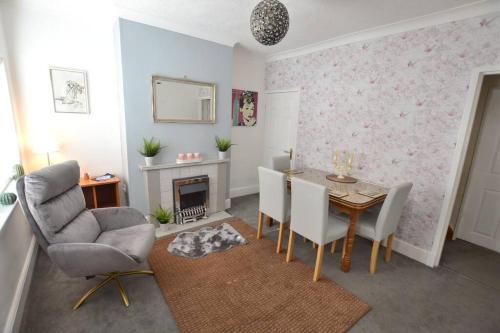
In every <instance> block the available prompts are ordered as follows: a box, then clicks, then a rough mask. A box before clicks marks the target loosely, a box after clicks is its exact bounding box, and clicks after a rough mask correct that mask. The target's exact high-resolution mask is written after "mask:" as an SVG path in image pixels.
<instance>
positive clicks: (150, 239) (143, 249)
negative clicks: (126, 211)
mask: <svg viewBox="0 0 500 333" xmlns="http://www.w3.org/2000/svg"><path fill="white" fill-rule="evenodd" d="M145 238H146V239H145ZM95 242H96V243H98V244H106V245H110V246H112V247H116V248H118V249H120V250H121V251H123V252H125V253H126V254H127V255H129V256H130V257H132V258H133V259H134V260H135V261H137V262H143V261H144V260H145V259H146V257H147V255H148V254H149V251H150V250H151V246H152V245H153V243H154V226H153V225H152V224H139V225H134V226H132V227H127V228H123V229H116V230H110V231H104V232H103V233H101V234H100V235H99V237H98V238H97V239H96V241H95Z"/></svg>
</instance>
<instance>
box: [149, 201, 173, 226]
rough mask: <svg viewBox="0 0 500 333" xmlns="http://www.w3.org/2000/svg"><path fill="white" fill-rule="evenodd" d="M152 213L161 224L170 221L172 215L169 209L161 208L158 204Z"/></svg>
mask: <svg viewBox="0 0 500 333" xmlns="http://www.w3.org/2000/svg"><path fill="white" fill-rule="evenodd" d="M153 215H154V217H156V219H157V220H158V222H160V223H161V224H167V223H170V222H171V220H172V217H173V214H172V212H171V211H170V209H163V208H162V207H161V205H159V206H158V208H157V209H156V210H155V213H154V214H153Z"/></svg>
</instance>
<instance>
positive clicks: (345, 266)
mask: <svg viewBox="0 0 500 333" xmlns="http://www.w3.org/2000/svg"><path fill="white" fill-rule="evenodd" d="M358 217H359V212H358V211H352V212H351V214H350V218H351V224H350V225H349V230H348V231H347V236H346V238H345V243H346V244H345V247H344V248H345V253H344V255H343V257H342V265H341V267H340V269H342V271H343V272H345V273H347V272H349V270H350V269H351V254H352V246H353V245H354V238H355V237H356V223H357V222H358Z"/></svg>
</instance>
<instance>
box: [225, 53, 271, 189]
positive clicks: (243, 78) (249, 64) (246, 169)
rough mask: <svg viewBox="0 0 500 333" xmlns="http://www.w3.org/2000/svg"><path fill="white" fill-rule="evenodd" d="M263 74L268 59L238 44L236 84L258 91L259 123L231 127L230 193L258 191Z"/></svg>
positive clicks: (235, 67)
mask: <svg viewBox="0 0 500 333" xmlns="http://www.w3.org/2000/svg"><path fill="white" fill-rule="evenodd" d="M264 74H265V60H264V58H263V57H262V56H260V55H258V54H255V53H251V52H250V51H248V50H246V49H244V48H243V47H241V46H239V45H236V46H235V47H234V56H233V88H234V89H242V90H252V91H257V92H258V93H259V101H258V105H257V125H256V126H255V127H242V126H239V127H232V128H231V140H232V142H233V143H235V144H237V146H233V147H232V148H231V189H230V197H238V196H241V195H246V194H251V193H257V192H258V185H259V180H258V177H257V167H258V166H259V165H260V162H261V159H262V145H263V143H264V141H263V134H264Z"/></svg>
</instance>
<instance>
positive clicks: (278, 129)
mask: <svg viewBox="0 0 500 333" xmlns="http://www.w3.org/2000/svg"><path fill="white" fill-rule="evenodd" d="M298 114H299V92H298V91H288V92H269V93H266V104H265V126H264V154H263V163H262V164H263V165H264V166H266V167H268V168H269V167H271V159H272V157H273V156H277V155H285V154H287V152H289V151H290V149H291V150H292V156H293V158H295V153H294V152H295V143H296V139H297V120H298Z"/></svg>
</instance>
